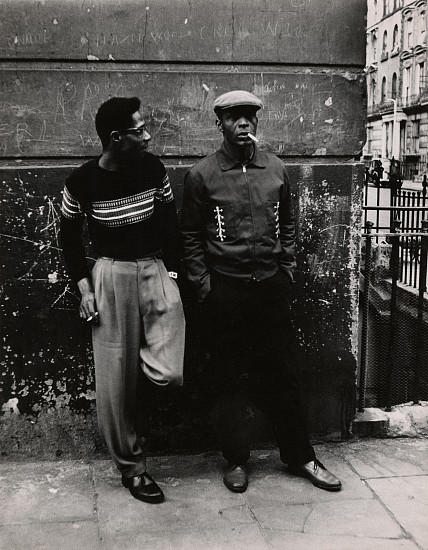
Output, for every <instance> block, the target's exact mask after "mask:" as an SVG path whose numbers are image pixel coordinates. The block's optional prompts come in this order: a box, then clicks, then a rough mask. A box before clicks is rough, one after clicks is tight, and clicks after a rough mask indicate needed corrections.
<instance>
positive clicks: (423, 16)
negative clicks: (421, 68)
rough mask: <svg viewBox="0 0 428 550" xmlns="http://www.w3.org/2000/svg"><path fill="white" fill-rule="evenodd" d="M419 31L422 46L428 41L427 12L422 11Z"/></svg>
mask: <svg viewBox="0 0 428 550" xmlns="http://www.w3.org/2000/svg"><path fill="white" fill-rule="evenodd" d="M419 29H420V33H419V35H420V44H424V43H425V39H426V30H427V29H426V13H425V11H421V13H420V16H419Z"/></svg>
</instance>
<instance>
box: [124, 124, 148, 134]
mask: <svg viewBox="0 0 428 550" xmlns="http://www.w3.org/2000/svg"><path fill="white" fill-rule="evenodd" d="M117 132H118V133H119V134H132V135H133V136H138V137H140V136H143V135H144V134H145V133H146V132H147V128H146V126H145V125H144V126H139V127H138V128H125V129H124V130H118V131H117Z"/></svg>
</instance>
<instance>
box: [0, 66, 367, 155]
mask: <svg viewBox="0 0 428 550" xmlns="http://www.w3.org/2000/svg"><path fill="white" fill-rule="evenodd" d="M0 81H1V84H0V112H1V124H0V129H1V132H0V154H1V155H3V156H9V157H10V156H18V157H19V156H25V157H34V156H35V157H37V156H70V155H72V156H79V155H80V156H81V155H94V154H95V153H97V152H98V150H99V148H100V147H99V146H100V144H99V140H98V137H97V135H96V132H95V127H94V117H95V114H96V111H97V109H98V107H99V105H100V104H101V103H102V102H103V101H105V100H106V99H108V97H109V96H114V95H120V96H132V95H136V96H138V97H140V98H141V99H142V101H143V109H144V112H145V115H146V118H147V122H148V126H149V131H150V133H151V134H152V136H153V142H152V151H153V152H154V153H155V154H159V155H174V156H189V155H191V156H193V155H198V156H204V155H206V154H208V153H211V152H213V151H215V149H216V148H217V146H218V143H219V139H220V134H219V132H218V130H217V128H216V127H215V115H214V112H213V110H212V105H213V101H214V99H215V97H217V96H218V95H220V94H221V93H223V92H225V91H228V90H229V89H230V88H231V87H233V88H235V89H245V90H249V91H252V92H254V93H255V94H256V95H258V96H259V97H261V99H262V100H263V102H264V106H265V108H264V109H263V111H261V112H260V115H259V119H260V129H259V138H260V140H261V143H260V145H261V147H263V148H266V149H267V150H269V151H271V152H273V153H276V154H280V155H309V156H312V155H314V156H322V155H348V156H353V155H354V154H355V153H356V152H357V151H359V150H360V149H361V148H362V145H363V143H364V137H365V130H364V120H365V104H364V101H363V100H364V93H365V82H364V80H363V79H362V78H361V75H359V74H358V73H352V72H347V71H342V72H339V73H334V72H329V73H327V74H325V73H323V74H311V73H310V72H307V73H305V74H302V73H295V72H284V73H279V72H261V73H260V72H247V73H234V74H233V78H231V75H230V73H225V72H221V71H210V72H200V71H199V70H196V69H195V70H194V71H192V72H190V71H189V72H182V71H180V72H178V71H169V72H166V71H165V70H162V68H161V67H159V68H157V69H156V70H153V69H152V68H151V69H150V70H147V71H142V70H132V71H126V70H124V71H120V70H115V71H102V70H96V71H92V72H90V71H83V70H82V71H75V70H74V71H67V70H63V71H59V70H57V71H53V70H49V69H47V70H45V69H43V70H32V69H29V70H25V71H15V70H13V71H12V70H3V71H0Z"/></svg>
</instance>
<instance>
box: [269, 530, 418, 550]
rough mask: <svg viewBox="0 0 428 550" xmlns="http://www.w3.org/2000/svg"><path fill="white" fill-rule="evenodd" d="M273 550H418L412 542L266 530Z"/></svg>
mask: <svg viewBox="0 0 428 550" xmlns="http://www.w3.org/2000/svg"><path fill="white" fill-rule="evenodd" d="M263 534H264V536H265V539H266V542H267V543H268V544H269V548H270V549H272V550H284V549H288V550H418V546H417V545H416V544H415V543H414V542H412V541H411V540H406V539H400V540H394V539H377V538H368V537H344V536H332V535H330V536H328V535H327V536H326V535H311V534H307V533H290V532H284V531H278V530H264V531H263Z"/></svg>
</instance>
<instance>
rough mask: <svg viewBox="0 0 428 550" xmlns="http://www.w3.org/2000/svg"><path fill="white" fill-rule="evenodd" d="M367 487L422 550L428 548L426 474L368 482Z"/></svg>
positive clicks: (427, 477) (427, 490)
mask: <svg viewBox="0 0 428 550" xmlns="http://www.w3.org/2000/svg"><path fill="white" fill-rule="evenodd" d="M367 484H368V485H369V486H370V487H371V489H372V490H373V491H374V492H375V493H376V495H377V497H378V498H379V499H380V500H381V501H382V503H383V505H384V506H386V507H387V508H388V509H389V510H390V511H391V513H392V514H393V516H394V518H395V520H396V521H397V522H398V523H399V524H400V525H401V526H402V527H403V528H404V529H405V530H406V531H408V532H409V533H411V534H412V536H413V538H414V539H415V541H416V542H417V543H418V544H419V545H420V546H421V548H424V549H428V475H426V476H410V477H400V478H397V477H393V478H388V479H370V480H367Z"/></svg>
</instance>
